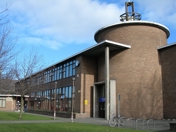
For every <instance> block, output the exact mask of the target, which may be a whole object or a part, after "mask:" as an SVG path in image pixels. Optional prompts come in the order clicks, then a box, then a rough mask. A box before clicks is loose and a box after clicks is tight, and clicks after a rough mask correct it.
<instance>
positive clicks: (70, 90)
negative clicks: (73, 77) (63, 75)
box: [68, 86, 72, 98]
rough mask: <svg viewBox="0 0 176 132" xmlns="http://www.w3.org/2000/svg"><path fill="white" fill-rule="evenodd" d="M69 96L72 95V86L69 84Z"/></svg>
mask: <svg viewBox="0 0 176 132" xmlns="http://www.w3.org/2000/svg"><path fill="white" fill-rule="evenodd" d="M68 91H69V92H68V98H71V97H72V86H69V90H68Z"/></svg>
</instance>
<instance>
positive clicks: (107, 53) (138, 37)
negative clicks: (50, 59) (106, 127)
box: [28, 2, 176, 119]
mask: <svg viewBox="0 0 176 132" xmlns="http://www.w3.org/2000/svg"><path fill="white" fill-rule="evenodd" d="M128 6H131V7H132V12H129V11H128ZM133 9H134V8H133V2H127V3H126V13H124V14H122V15H121V21H122V22H120V23H116V24H113V25H110V26H106V27H103V28H101V29H100V30H98V31H97V32H96V33H95V36H94V38H95V41H96V42H97V44H95V45H93V46H92V47H90V48H88V49H86V50H84V51H81V52H79V53H77V54H75V55H73V56H71V57H69V58H67V59H65V60H63V61H61V62H58V63H57V64H54V65H52V66H50V67H48V68H46V69H43V70H42V71H40V72H38V73H36V74H34V75H33V79H35V85H34V86H33V89H31V91H30V93H29V96H30V97H29V100H28V111H29V112H36V113H43V114H53V110H54V109H56V115H57V116H68V117H70V113H71V111H72V110H73V111H74V116H75V118H78V117H100V118H105V119H109V118H110V117H111V115H112V114H116V115H118V116H123V117H127V118H129V117H132V118H154V119H161V118H175V117H176V115H174V114H172V115H170V112H171V111H173V112H174V109H173V108H174V107H175V105H176V104H175V100H174V98H173V97H172V96H170V95H169V93H168V92H169V90H170V91H172V90H173V89H174V86H175V79H174V77H175V76H174V75H175V74H174V72H172V71H174V68H175V65H174V64H175V63H174V58H173V57H170V54H171V52H172V53H174V49H175V46H170V47H168V46H166V45H167V38H168V37H169V35H170V32H169V30H168V28H167V27H165V26H164V25H161V24H159V23H155V22H150V21H140V14H138V13H135V12H134V10H133ZM174 55H175V53H174ZM168 58H170V59H168ZM166 60H167V61H166ZM170 60H172V62H173V63H172V64H171V63H170V62H171V61H170ZM168 66H169V67H168ZM170 68H172V69H170ZM168 70H169V71H170V72H168ZM170 82H172V85H170V87H168V84H170ZM166 87H168V88H166ZM165 89H166V90H165ZM163 90H164V91H163ZM171 100H173V101H172V102H171ZM173 103H174V105H173ZM72 108H73V109H72Z"/></svg>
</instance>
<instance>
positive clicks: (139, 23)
mask: <svg viewBox="0 0 176 132" xmlns="http://www.w3.org/2000/svg"><path fill="white" fill-rule="evenodd" d="M129 25H147V26H153V27H157V28H160V29H161V30H163V31H164V32H165V33H166V36H167V38H168V37H169V36H170V31H169V29H168V28H167V27H166V26H164V25H162V24H159V23H156V22H150V21H125V22H120V23H115V24H112V25H109V26H106V27H103V28H101V29H99V30H98V31H97V32H96V33H95V35H94V39H95V41H97V38H98V35H99V33H100V32H102V31H103V30H105V29H108V28H112V27H119V26H129Z"/></svg>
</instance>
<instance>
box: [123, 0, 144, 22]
mask: <svg viewBox="0 0 176 132" xmlns="http://www.w3.org/2000/svg"><path fill="white" fill-rule="evenodd" d="M125 11H126V12H125V13H124V14H122V15H120V21H122V22H124V21H135V20H141V15H140V14H139V13H136V12H134V3H133V2H125Z"/></svg>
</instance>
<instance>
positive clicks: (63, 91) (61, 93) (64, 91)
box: [31, 86, 75, 99]
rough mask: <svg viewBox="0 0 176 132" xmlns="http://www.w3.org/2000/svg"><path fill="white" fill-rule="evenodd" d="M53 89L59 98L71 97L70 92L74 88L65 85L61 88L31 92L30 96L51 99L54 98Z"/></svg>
mask: <svg viewBox="0 0 176 132" xmlns="http://www.w3.org/2000/svg"><path fill="white" fill-rule="evenodd" d="M55 90H56V97H57V98H59V99H62V98H72V93H73V92H74V91H75V89H73V88H72V86H67V87H62V88H56V89H49V90H45V91H40V92H35V93H31V97H38V98H40V97H45V98H47V99H52V98H54V93H55Z"/></svg>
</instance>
